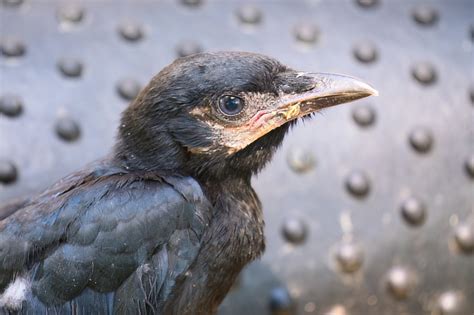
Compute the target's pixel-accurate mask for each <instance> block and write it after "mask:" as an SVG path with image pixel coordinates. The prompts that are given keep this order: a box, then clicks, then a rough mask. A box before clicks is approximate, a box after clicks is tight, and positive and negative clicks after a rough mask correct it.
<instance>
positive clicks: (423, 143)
mask: <svg viewBox="0 0 474 315" xmlns="http://www.w3.org/2000/svg"><path fill="white" fill-rule="evenodd" d="M409 141H410V144H411V146H412V147H413V149H415V150H416V151H417V152H419V153H426V152H428V151H430V150H431V147H432V146H433V142H434V139H433V134H432V133H431V131H430V130H428V129H427V128H424V127H417V128H415V129H413V130H412V131H411V132H410V135H409Z"/></svg>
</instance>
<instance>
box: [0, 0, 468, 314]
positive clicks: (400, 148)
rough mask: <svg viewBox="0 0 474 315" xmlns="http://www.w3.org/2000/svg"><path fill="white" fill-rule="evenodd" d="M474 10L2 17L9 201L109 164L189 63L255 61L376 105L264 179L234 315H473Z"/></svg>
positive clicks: (158, 6) (40, 4)
mask: <svg viewBox="0 0 474 315" xmlns="http://www.w3.org/2000/svg"><path fill="white" fill-rule="evenodd" d="M473 12H474V2H472V1H470V0H456V1H448V0H444V1H443V0H437V1H435V0H433V1H418V0H409V1H398V0H358V1H355V0H320V1H316V0H315V1H289V0H288V1H254V2H252V3H249V2H239V1H225V2H224V1H199V0H182V1H171V0H169V1H156V2H155V1H132V0H130V1H106V0H104V1H83V2H71V1H63V2H61V1H32V0H30V1H28V0H23V1H21V0H2V3H1V5H0V48H1V55H0V67H1V68H0V181H1V183H0V202H1V201H6V200H8V199H10V198H13V197H16V196H21V195H24V194H27V193H32V192H35V191H38V190H40V189H41V188H44V187H45V186H47V185H48V184H50V183H52V182H53V181H54V180H56V179H58V178H60V177H61V176H64V175H65V174H67V173H68V172H70V171H72V170H75V169H78V168H80V167H81V166H82V165H84V164H85V163H86V162H87V161H90V160H93V159H95V158H97V157H100V156H102V155H104V154H106V153H107V152H108V150H109V148H110V147H111V146H112V144H113V141H114V135H115V130H116V126H117V122H118V119H119V114H120V112H121V111H122V110H123V109H124V108H125V107H126V105H127V103H128V102H129V98H133V96H134V95H135V93H136V92H137V90H138V89H139V87H140V86H142V85H143V84H145V83H146V82H147V81H148V80H149V79H150V78H151V76H152V75H154V74H155V73H157V72H158V71H159V70H160V69H161V68H162V67H163V66H165V65H166V64H168V63H169V62H171V61H172V60H173V59H174V58H175V57H177V56H178V55H182V54H187V53H192V52H196V51H200V50H205V51H214V50H247V51H255V52H260V53H264V54H267V55H271V56H273V57H275V58H277V59H279V60H281V61H282V62H284V63H286V64H288V65H289V66H291V67H294V68H297V69H302V70H307V71H323V72H324V71H326V72H340V73H346V74H351V75H354V76H358V77H361V78H364V79H365V80H366V81H368V82H370V83H371V84H373V85H374V86H375V87H376V88H377V89H378V90H379V92H380V96H379V97H378V98H372V99H369V100H364V101H360V102H357V103H354V104H351V105H347V106H342V107H339V108H334V109H331V110H328V111H326V112H324V113H323V115H320V116H318V117H316V118H315V119H313V121H311V122H305V123H304V124H301V125H300V126H298V127H297V128H294V129H293V131H292V132H291V134H290V135H289V136H288V137H287V139H286V140H285V142H284V145H283V147H282V148H281V150H280V151H279V153H278V154H277V156H276V157H275V159H274V161H273V163H272V164H271V165H269V167H267V168H266V169H265V171H264V172H262V174H261V175H259V176H258V177H256V178H255V179H254V186H255V188H256V190H257V191H258V193H259V196H260V197H261V199H262V202H263V205H264V210H265V217H266V225H267V227H266V237H267V251H266V253H265V255H264V256H263V257H262V259H261V261H259V262H256V263H254V264H252V265H251V266H249V268H247V270H246V271H245V272H244V273H243V274H242V276H241V279H240V281H239V283H238V284H237V285H236V287H235V289H234V290H233V291H232V292H231V293H230V294H229V296H228V298H227V299H226V300H225V301H224V303H223V305H222V306H221V309H220V313H221V314H269V313H271V312H273V313H278V314H284V313H297V314H333V315H336V314H337V315H341V314H377V315H378V314H474V299H473V298H474V281H473V280H472V279H473V274H474V255H473V249H472V247H474V180H473V178H474V95H473V94H474V83H473V82H474V78H473V73H474V53H473V52H474V49H473V43H474V19H473V16H474V15H473Z"/></svg>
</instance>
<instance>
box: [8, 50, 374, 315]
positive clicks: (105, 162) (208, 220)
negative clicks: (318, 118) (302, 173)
mask: <svg viewBox="0 0 474 315" xmlns="http://www.w3.org/2000/svg"><path fill="white" fill-rule="evenodd" d="M375 93H376V92H375V90H374V89H372V88H371V87H370V86H368V85H367V84H365V83H362V82H360V81H357V80H355V79H353V78H350V77H347V76H342V75H334V74H321V73H305V72H296V71H294V70H292V69H290V68H288V67H286V66H284V65H282V64H281V63H279V62H278V61H276V60H274V59H271V58H269V57H266V56H262V55H258V54H253V53H243V52H220V53H205V54H197V55H193V56H190V57H185V58H180V59H178V60H176V61H175V62H174V63H172V64H171V65H169V66H167V67H166V68H164V69H163V70H162V71H161V72H160V73H159V74H158V75H157V76H155V77H154V78H153V79H152V80H151V82H150V83H149V84H148V86H147V87H145V88H144V90H143V91H142V92H141V93H140V94H139V95H138V97H137V98H136V99H135V100H134V101H133V102H132V103H131V105H130V106H129V107H128V108H127V109H126V110H125V111H124V113H123V115H122V120H121V124H120V127H119V131H118V136H117V142H116V145H115V147H114V149H113V151H112V153H111V154H110V156H108V157H106V158H104V159H102V160H100V161H98V162H95V163H93V164H91V165H90V166H88V167H87V168H84V169H83V170H81V171H79V172H76V173H73V174H71V175H69V176H67V177H65V178H64V179H62V180H60V181H59V182H58V183H56V184H55V185H53V186H52V187H50V188H49V189H48V190H46V191H45V192H43V193H42V194H40V195H38V196H35V197H32V198H28V199H24V200H22V201H20V202H17V203H12V204H9V205H6V206H4V207H3V209H0V313H2V314H4V313H8V312H19V313H21V314H138V313H140V314H141V313H147V314H179V315H183V314H212V313H215V312H216V310H217V307H218V305H219V303H220V302H221V301H222V299H223V298H224V296H225V295H226V294H227V292H228V291H229V288H230V287H231V285H232V284H233V282H234V280H235V279H236V277H237V275H238V274H239V272H240V271H241V270H242V268H243V267H244V266H245V265H246V264H247V263H249V262H250V261H252V260H254V259H256V258H257V257H259V256H260V255H261V254H262V252H263V250H264V247H265V242H264V236H263V226H264V222H263V216H262V209H261V205H260V202H259V200H258V197H257V195H256V194H255V192H254V190H253V189H252V187H251V185H250V179H251V176H252V174H255V173H257V172H258V171H260V170H261V169H262V168H263V166H264V165H265V164H266V163H268V162H269V161H270V159H271V157H272V155H273V153H274V152H275V150H276V149H277V147H278V146H279V145H280V144H281V142H282V140H283V137H284V135H285V133H286V132H287V131H288V129H289V127H290V125H292V124H294V122H295V121H296V120H297V119H299V118H302V117H306V116H309V115H311V114H312V113H314V112H317V111H319V110H321V109H323V108H326V107H329V106H333V105H337V104H341V103H345V102H349V101H353V100H356V99H359V98H362V97H366V96H369V95H373V94H375Z"/></svg>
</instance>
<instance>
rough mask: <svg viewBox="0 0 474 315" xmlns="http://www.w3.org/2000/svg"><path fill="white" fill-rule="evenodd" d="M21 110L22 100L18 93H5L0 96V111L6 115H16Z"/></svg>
mask: <svg viewBox="0 0 474 315" xmlns="http://www.w3.org/2000/svg"><path fill="white" fill-rule="evenodd" d="M22 112H23V102H22V100H21V98H20V97H19V96H18V95H15V94H5V95H3V96H1V97H0V113H2V114H4V115H5V116H8V117H17V116H19V115H20V114H21V113H22Z"/></svg>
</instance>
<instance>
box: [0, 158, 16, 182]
mask: <svg viewBox="0 0 474 315" xmlns="http://www.w3.org/2000/svg"><path fill="white" fill-rule="evenodd" d="M17 177H18V171H17V169H16V166H15V164H13V163H12V162H11V161H8V160H4V159H0V183H2V184H11V183H13V182H14V181H16V179H17Z"/></svg>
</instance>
